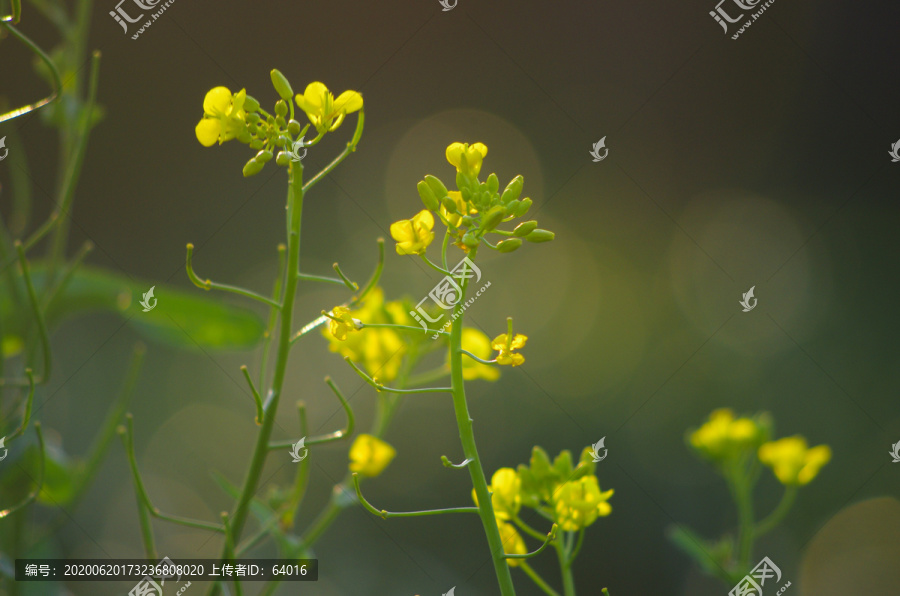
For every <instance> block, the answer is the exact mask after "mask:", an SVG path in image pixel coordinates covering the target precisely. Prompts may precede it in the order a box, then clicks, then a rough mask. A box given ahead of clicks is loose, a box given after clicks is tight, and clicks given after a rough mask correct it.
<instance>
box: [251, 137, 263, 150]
mask: <svg viewBox="0 0 900 596" xmlns="http://www.w3.org/2000/svg"><path fill="white" fill-rule="evenodd" d="M264 145H265V143H264V142H263V140H262V139H253V140H252V141H250V148H251V149H262V148H263V146H264Z"/></svg>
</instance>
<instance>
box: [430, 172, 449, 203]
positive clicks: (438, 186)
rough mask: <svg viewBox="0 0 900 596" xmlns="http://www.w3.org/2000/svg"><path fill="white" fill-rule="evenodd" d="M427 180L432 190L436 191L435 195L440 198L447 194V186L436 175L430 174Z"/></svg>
mask: <svg viewBox="0 0 900 596" xmlns="http://www.w3.org/2000/svg"><path fill="white" fill-rule="evenodd" d="M425 182H426V184H428V187H429V188H431V192H433V193H434V196H435V197H436V198H437V199H438V200H440V199H443V198H444V197H446V196H447V187H446V186H444V183H443V182H441V181H440V179H439V178H437V177H436V176H432V175H431V174H428V175H427V176H425Z"/></svg>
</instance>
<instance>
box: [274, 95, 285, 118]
mask: <svg viewBox="0 0 900 596" xmlns="http://www.w3.org/2000/svg"><path fill="white" fill-rule="evenodd" d="M287 113H288V107H287V103H285V101H284V100H283V99H279V100H278V101H276V102H275V114H276V115H277V116H287Z"/></svg>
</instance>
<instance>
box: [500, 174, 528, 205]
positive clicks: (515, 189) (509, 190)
mask: <svg viewBox="0 0 900 596" xmlns="http://www.w3.org/2000/svg"><path fill="white" fill-rule="evenodd" d="M524 184H525V179H524V178H522V176H521V175H519V176H516V177H515V178H513V179H512V180H510V182H509V184H507V185H506V189H504V191H503V194H502V195H500V202H501V203H503V204H504V205H505V204H507V203H509V202H510V201H515V200H516V199H518V198H519V195H521V194H522V186H524Z"/></svg>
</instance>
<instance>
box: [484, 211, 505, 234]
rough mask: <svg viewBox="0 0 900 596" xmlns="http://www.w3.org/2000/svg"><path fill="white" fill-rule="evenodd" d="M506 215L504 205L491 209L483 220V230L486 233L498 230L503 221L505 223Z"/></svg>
mask: <svg viewBox="0 0 900 596" xmlns="http://www.w3.org/2000/svg"><path fill="white" fill-rule="evenodd" d="M504 214H505V213H504V210H503V206H502V205H497V206H495V207H491V210H490V211H488V212H487V214H486V215H485V216H484V217H482V218H481V229H482V230H484V231H485V232H490V231H491V230H493V229H494V228H496V227H497V225H498V224H499V223H500V222H501V221H503V216H504Z"/></svg>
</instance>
